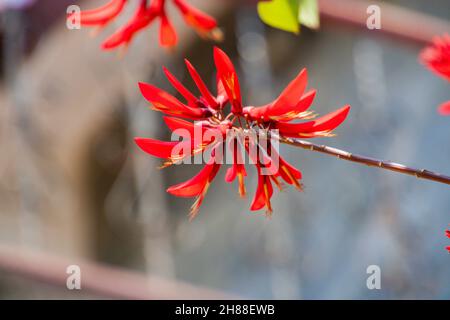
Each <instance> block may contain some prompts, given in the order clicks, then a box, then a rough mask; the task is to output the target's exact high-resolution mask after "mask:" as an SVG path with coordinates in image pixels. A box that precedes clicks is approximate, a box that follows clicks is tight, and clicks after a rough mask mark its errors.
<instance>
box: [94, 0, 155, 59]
mask: <svg viewBox="0 0 450 320" xmlns="http://www.w3.org/2000/svg"><path fill="white" fill-rule="evenodd" d="M158 13H159V12H157V11H156V10H153V9H152V8H150V9H147V8H146V1H145V0H144V1H141V4H140V6H139V8H138V10H137V11H136V13H135V15H134V17H133V18H132V19H131V20H130V21H128V23H127V24H126V25H124V26H123V27H122V28H120V29H119V30H118V31H116V32H115V33H114V34H113V35H111V36H110V37H109V38H108V39H106V40H105V41H104V42H103V44H102V49H104V50H111V49H115V48H117V47H119V46H121V45H124V46H127V45H128V44H129V43H130V42H131V40H132V39H133V37H134V35H135V34H136V33H137V32H138V31H139V30H141V29H143V28H145V27H146V26H148V25H149V24H150V23H151V22H152V21H153V19H155V18H156V16H157V15H158Z"/></svg>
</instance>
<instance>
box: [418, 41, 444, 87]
mask: <svg viewBox="0 0 450 320" xmlns="http://www.w3.org/2000/svg"><path fill="white" fill-rule="evenodd" d="M419 59H420V61H421V62H422V63H423V64H424V65H426V66H427V67H428V68H429V69H430V70H431V71H432V72H434V73H435V74H437V75H439V76H441V77H443V78H444V79H446V80H447V81H450V36H449V35H448V34H445V35H443V36H441V37H435V38H434V39H433V42H432V43H431V45H430V46H428V47H426V48H425V49H423V50H422V52H421V53H420V56H419Z"/></svg>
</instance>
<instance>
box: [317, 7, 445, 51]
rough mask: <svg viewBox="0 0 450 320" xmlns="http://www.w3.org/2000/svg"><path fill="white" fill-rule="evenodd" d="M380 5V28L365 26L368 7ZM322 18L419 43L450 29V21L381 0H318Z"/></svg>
mask: <svg viewBox="0 0 450 320" xmlns="http://www.w3.org/2000/svg"><path fill="white" fill-rule="evenodd" d="M370 5H377V6H379V7H380V9H381V29H380V30H369V29H367V27H366V23H367V18H368V17H369V14H368V13H367V8H368V7H369V6H370ZM319 7H320V13H321V15H322V17H323V18H325V19H330V20H336V21H337V22H345V23H349V24H352V25H355V26H358V27H363V28H366V29H367V31H368V32H374V33H383V34H390V35H392V36H395V37H400V38H403V39H405V40H411V41H415V42H419V43H427V42H429V41H430V40H431V39H432V38H433V36H435V35H442V34H444V33H450V22H449V21H446V20H443V19H440V18H437V17H433V16H430V15H428V14H424V13H421V12H417V11H414V10H411V9H407V8H404V7H401V6H398V5H393V4H389V3H385V2H381V1H365V0H338V1H336V0H319Z"/></svg>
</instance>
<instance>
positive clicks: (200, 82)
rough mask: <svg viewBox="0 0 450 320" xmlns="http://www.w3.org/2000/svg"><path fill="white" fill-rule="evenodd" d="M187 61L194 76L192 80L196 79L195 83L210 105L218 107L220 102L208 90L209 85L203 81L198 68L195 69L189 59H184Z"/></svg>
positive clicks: (214, 107)
mask: <svg viewBox="0 0 450 320" xmlns="http://www.w3.org/2000/svg"><path fill="white" fill-rule="evenodd" d="M184 61H185V63H186V66H187V68H188V71H189V73H190V75H191V77H192V80H194V82H195V84H196V85H197V88H198V90H199V91H200V93H201V94H202V96H203V98H205V100H206V102H207V103H208V105H209V107H211V108H213V109H217V107H218V104H217V101H216V99H214V97H213V95H212V94H211V92H210V91H209V90H208V87H207V86H206V85H205V83H204V82H203V80H202V78H201V77H200V75H199V74H198V72H197V70H195V68H194V66H193V65H192V64H191V63H190V62H189V60H187V59H185V60H184Z"/></svg>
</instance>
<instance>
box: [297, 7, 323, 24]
mask: <svg viewBox="0 0 450 320" xmlns="http://www.w3.org/2000/svg"><path fill="white" fill-rule="evenodd" d="M299 7H300V8H299V12H298V21H299V22H300V23H301V24H302V25H304V26H306V27H308V28H311V29H318V28H319V27H320V19H319V6H318V4H317V0H300V3H299Z"/></svg>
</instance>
